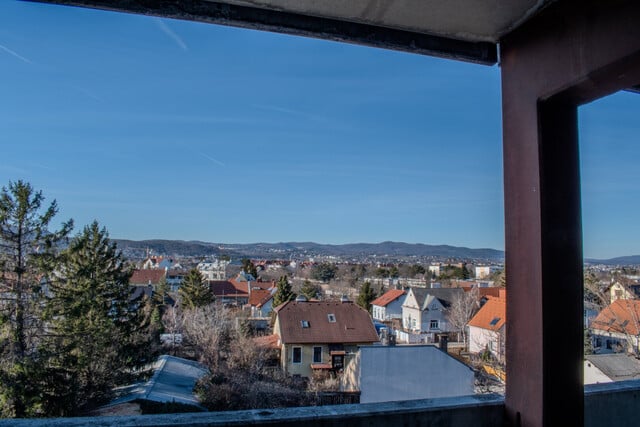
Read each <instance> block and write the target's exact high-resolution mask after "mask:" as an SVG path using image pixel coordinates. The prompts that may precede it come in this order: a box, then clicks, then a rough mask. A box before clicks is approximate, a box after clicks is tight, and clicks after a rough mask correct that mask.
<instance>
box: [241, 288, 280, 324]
mask: <svg viewBox="0 0 640 427" xmlns="http://www.w3.org/2000/svg"><path fill="white" fill-rule="evenodd" d="M276 290H277V287H275V286H274V287H272V288H270V289H260V288H257V289H253V290H252V291H251V293H250V294H249V302H248V304H249V307H250V308H251V316H252V317H267V316H269V314H270V313H271V311H272V309H273V295H274V294H275V292H276Z"/></svg>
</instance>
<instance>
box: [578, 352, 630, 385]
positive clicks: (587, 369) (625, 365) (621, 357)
mask: <svg viewBox="0 0 640 427" xmlns="http://www.w3.org/2000/svg"><path fill="white" fill-rule="evenodd" d="M584 359H585V360H584V383H585V384H596V383H609V382H614V381H626V380H637V379H640V360H638V359H637V358H636V357H633V356H630V355H628V354H623V353H617V354H613V353H609V354H589V355H586V356H585V357H584Z"/></svg>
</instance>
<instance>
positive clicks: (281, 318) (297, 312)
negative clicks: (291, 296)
mask: <svg viewBox="0 0 640 427" xmlns="http://www.w3.org/2000/svg"><path fill="white" fill-rule="evenodd" d="M275 311H276V313H277V321H276V323H277V330H276V331H275V332H276V333H277V334H279V336H280V340H281V341H282V342H283V343H285V344H290V343H296V344H311V343H325V344H358V343H362V344H364V343H369V344H371V343H374V342H378V341H379V337H378V334H377V333H376V328H375V327H374V325H373V321H372V319H371V316H370V315H369V312H368V311H366V310H364V309H363V308H361V307H359V306H358V305H356V304H354V303H353V302H352V301H289V302H286V303H284V304H281V305H279V306H278V307H276V309H275Z"/></svg>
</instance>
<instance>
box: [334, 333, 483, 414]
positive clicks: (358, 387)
mask: <svg viewBox="0 0 640 427" xmlns="http://www.w3.org/2000/svg"><path fill="white" fill-rule="evenodd" d="M340 390H341V391H359V392H360V403H375V402H388V401H395V400H412V399H431V398H437V397H454V396H468V395H472V394H474V372H473V369H471V368H470V367H469V366H467V365H465V364H464V363H462V362H461V361H460V360H458V359H456V358H454V357H452V356H451V355H449V354H448V353H447V352H446V351H443V350H441V349H440V348H438V347H436V346H434V345H401V346H387V345H373V346H361V347H360V351H359V352H358V354H356V355H355V357H354V358H352V360H350V361H349V363H347V365H346V367H345V370H344V374H343V375H342V376H341V378H340Z"/></svg>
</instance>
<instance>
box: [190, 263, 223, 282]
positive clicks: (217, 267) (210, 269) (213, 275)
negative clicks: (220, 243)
mask: <svg viewBox="0 0 640 427" xmlns="http://www.w3.org/2000/svg"><path fill="white" fill-rule="evenodd" d="M228 265H229V261H223V260H219V259H215V260H213V261H207V262H204V261H203V262H200V263H198V265H196V268H197V269H198V271H199V272H200V274H202V277H204V279H205V280H225V279H226V278H227V273H226V271H227V266H228Z"/></svg>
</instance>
